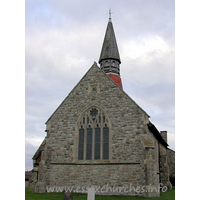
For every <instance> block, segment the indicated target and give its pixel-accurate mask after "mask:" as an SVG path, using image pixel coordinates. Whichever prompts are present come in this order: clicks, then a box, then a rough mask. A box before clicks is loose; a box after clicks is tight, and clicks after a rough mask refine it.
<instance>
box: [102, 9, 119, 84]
mask: <svg viewBox="0 0 200 200" xmlns="http://www.w3.org/2000/svg"><path fill="white" fill-rule="evenodd" d="M110 13H111V12H110ZM99 64H100V68H101V69H102V70H103V71H104V72H105V73H106V74H107V75H108V76H109V77H110V78H112V79H113V81H115V82H116V83H117V84H118V85H119V86H120V87H121V88H122V83H121V78H120V66H119V65H120V64H121V60H120V56H119V51H118V47H117V41H116V38H115V32H114V28H113V24H112V21H111V14H110V17H109V22H108V25H107V29H106V34H105V37H104V42H103V46H102V50H101V55H100V58H99Z"/></svg>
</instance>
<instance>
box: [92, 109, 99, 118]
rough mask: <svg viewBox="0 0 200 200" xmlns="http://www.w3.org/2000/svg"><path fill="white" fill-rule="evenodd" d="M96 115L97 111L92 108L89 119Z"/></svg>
mask: <svg viewBox="0 0 200 200" xmlns="http://www.w3.org/2000/svg"><path fill="white" fill-rule="evenodd" d="M97 114H98V110H97V109H96V108H92V110H90V115H91V117H96V115H97Z"/></svg>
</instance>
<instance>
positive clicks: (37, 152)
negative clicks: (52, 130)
mask: <svg viewBox="0 0 200 200" xmlns="http://www.w3.org/2000/svg"><path fill="white" fill-rule="evenodd" d="M45 144H46V139H44V140H43V142H42V143H41V145H40V146H39V148H38V150H37V151H36V152H35V154H34V156H33V158H32V159H33V160H36V159H37V158H38V157H39V156H40V153H41V151H42V150H43V149H44V146H45Z"/></svg>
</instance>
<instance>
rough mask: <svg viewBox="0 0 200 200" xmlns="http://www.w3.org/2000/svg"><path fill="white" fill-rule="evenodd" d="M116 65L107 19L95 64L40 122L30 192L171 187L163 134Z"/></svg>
mask: <svg viewBox="0 0 200 200" xmlns="http://www.w3.org/2000/svg"><path fill="white" fill-rule="evenodd" d="M120 64H121V59H120V54H119V51H118V47H117V42H116V38H115V33H114V28H113V23H112V21H111V18H109V21H108V25H107V29H106V33H105V38H104V42H103V46H102V50H101V54H100V58H99V65H100V66H98V65H97V63H96V62H94V64H93V65H92V66H91V67H90V69H89V70H88V71H87V72H86V74H85V75H84V76H83V77H82V79H81V80H80V81H79V82H78V83H77V85H76V86H75V87H74V88H73V89H72V91H71V92H70V93H69V95H68V96H67V97H66V98H65V99H64V100H63V102H62V103H61V104H60V105H59V107H58V108H57V109H56V110H55V111H54V113H53V114H52V115H51V116H50V117H49V119H48V120H47V121H46V137H45V139H44V141H43V142H42V144H41V145H40V147H39V148H38V150H37V151H36V153H35V154H34V156H33V158H32V159H33V170H32V178H31V182H30V188H32V189H33V190H34V191H35V192H47V188H49V187H54V186H57V187H58V186H60V187H61V186H66V187H67V186H69V187H73V188H74V190H75V191H76V188H77V187H78V188H79V189H80V192H84V191H81V188H85V189H86V188H87V187H91V186H95V187H97V188H101V189H102V187H104V190H101V189H100V190H97V191H96V194H102V195H132V196H134V195H137V196H145V197H159V196H160V190H159V189H157V188H158V187H159V185H160V183H161V184H162V186H165V187H167V188H168V189H170V188H171V183H170V174H174V167H173V166H174V154H175V152H174V151H173V150H170V149H169V148H168V144H167V132H166V131H161V132H160V131H158V130H157V128H156V126H155V125H154V124H152V123H151V122H150V121H149V115H148V114H147V113H146V112H145V111H144V110H143V109H142V108H141V107H140V106H139V105H138V104H137V103H136V102H135V101H134V100H133V99H131V98H130V97H129V96H128V94H126V92H125V91H124V90H123V85H122V79H121V76H120ZM168 152H170V153H168ZM168 155H170V156H168ZM169 165H171V166H169ZM172 165H173V166H172ZM170 169H171V171H170ZM108 186H109V188H107V187H108ZM119 187H121V188H122V187H124V188H125V187H126V190H125V189H124V190H123V188H122V189H121V190H120V191H119V190H118V189H117V188H119ZM130 187H131V188H132V189H131V188H130ZM137 187H139V188H140V189H141V190H139V191H138V190H137V191H134V188H135V189H136V188H137ZM150 187H151V188H153V187H155V188H156V189H155V190H151V189H149V188H150ZM114 189H115V190H114Z"/></svg>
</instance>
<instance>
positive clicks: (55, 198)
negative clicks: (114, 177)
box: [25, 187, 175, 200]
mask: <svg viewBox="0 0 200 200" xmlns="http://www.w3.org/2000/svg"><path fill="white" fill-rule="evenodd" d="M25 199H26V200H47V199H48V200H63V199H64V198H63V193H61V192H59V193H56V192H53V193H35V192H33V191H32V190H31V189H30V188H27V187H26V188H25ZM144 199H150V200H175V187H173V189H172V190H168V191H167V192H163V193H161V195H160V197H159V198H158V197H154V198H145V197H132V196H104V195H103V196H98V195H96V196H95V200H144ZM73 200H87V194H75V193H74V194H73Z"/></svg>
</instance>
